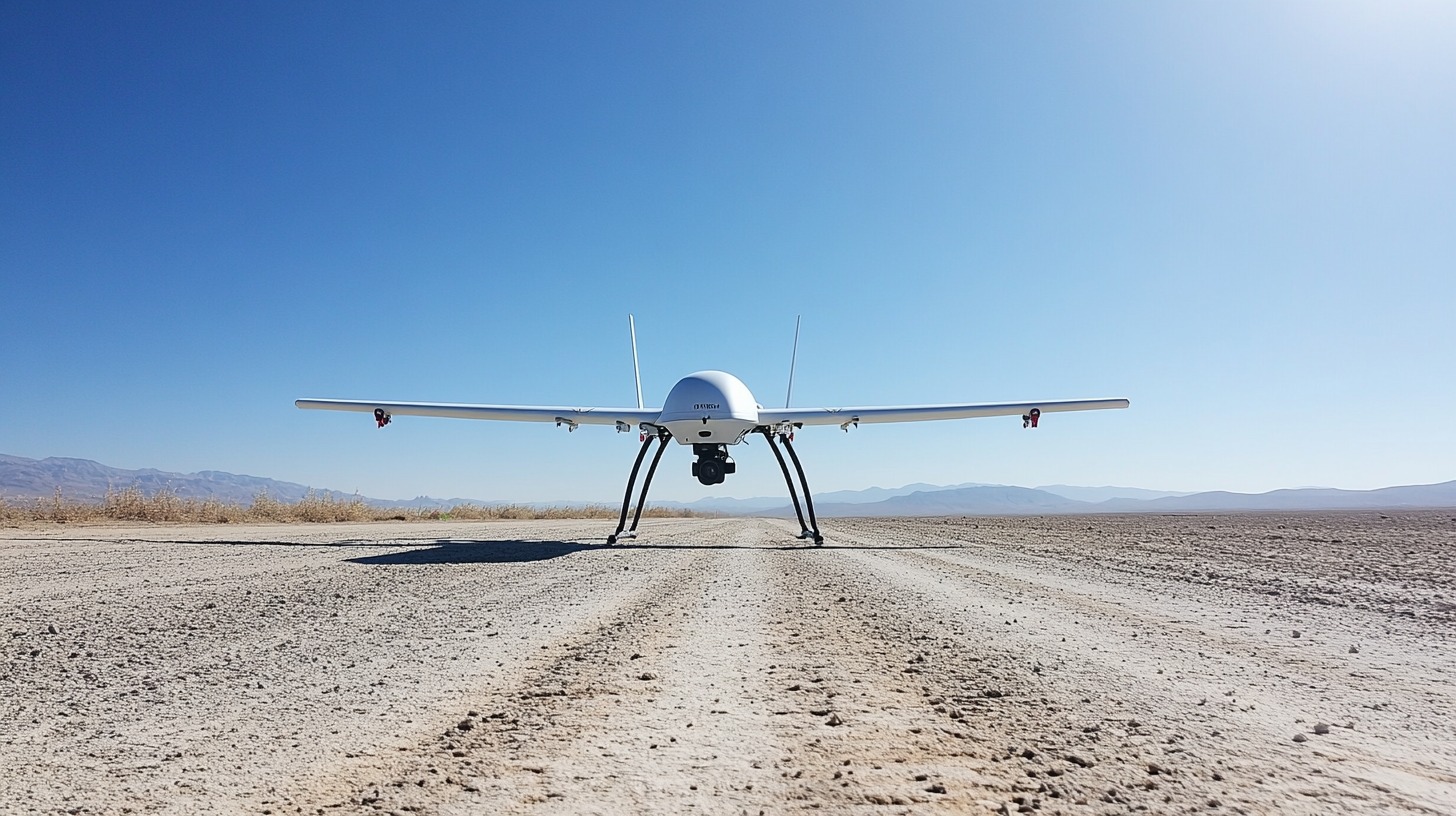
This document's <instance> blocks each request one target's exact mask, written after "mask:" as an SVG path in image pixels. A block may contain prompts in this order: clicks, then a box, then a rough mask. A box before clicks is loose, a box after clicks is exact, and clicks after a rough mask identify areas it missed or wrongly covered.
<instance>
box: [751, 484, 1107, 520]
mask: <svg viewBox="0 0 1456 816" xmlns="http://www.w3.org/2000/svg"><path fill="white" fill-rule="evenodd" d="M1091 506H1092V505H1090V504H1088V503H1086V502H1079V501H1075V500H1073V499H1068V498H1064V497H1062V496H1058V495H1056V494H1055V493H1048V492H1047V491H1045V490H1033V489H1031V488H1029V487H1009V486H1006V485H978V486H976V487H958V488H951V489H949V490H923V491H918V492H915V493H910V494H908V495H904V496H894V497H892V498H888V499H885V500H883V501H877V502H866V503H862V504H845V503H835V502H829V503H823V504H821V503H820V502H819V501H817V500H816V501H815V502H814V510H815V512H816V513H817V514H818V515H820V516H826V517H833V516H958V515H1036V514H1039V513H1082V512H1087V508H1089V507H1091ZM792 513H793V507H792V506H790V507H785V508H782V509H781V510H780V512H779V513H776V514H775V515H788V514H792Z"/></svg>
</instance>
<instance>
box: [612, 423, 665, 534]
mask: <svg viewBox="0 0 1456 816" xmlns="http://www.w3.org/2000/svg"><path fill="white" fill-rule="evenodd" d="M654 438H655V439H656V440H657V453H656V454H654V455H653V457H652V464H651V465H649V466H648V468H647V478H646V479H643V480H642V495H641V496H639V497H638V498H637V512H636V513H634V514H633V515H632V528H631V529H629V530H627V531H626V532H623V531H622V530H623V528H625V527H626V526H627V508H628V507H630V506H631V504H632V488H633V487H634V486H635V485H636V484H637V471H639V470H641V469H642V460H643V459H645V458H646V457H647V448H648V447H650V446H651V445H652V440H653V439H654ZM671 438H672V435H671V434H669V433H667V432H666V431H658V432H657V436H656V437H652V436H649V437H647V438H646V439H644V440H642V448H641V450H638V451H637V461H635V462H633V463H632V475H631V476H628V477H627V492H626V493H624V494H623V495H622V515H621V516H620V517H618V519H617V531H616V532H615V533H612V534H611V535H609V536H607V545H608V546H611V545H612V544H616V543H617V539H618V538H636V537H637V522H638V521H640V520H641V518H642V505H643V503H645V502H646V501H647V488H649V487H651V486H652V475H653V474H654V473H656V472H657V463H658V462H660V461H661V460H662V452H663V451H664V450H666V449H667V440H669V439H671Z"/></svg>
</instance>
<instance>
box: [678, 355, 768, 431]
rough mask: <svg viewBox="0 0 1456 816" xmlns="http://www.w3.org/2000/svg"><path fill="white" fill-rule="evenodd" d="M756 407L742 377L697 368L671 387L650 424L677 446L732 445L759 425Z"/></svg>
mask: <svg viewBox="0 0 1456 816" xmlns="http://www.w3.org/2000/svg"><path fill="white" fill-rule="evenodd" d="M758 409H759V405H758V402H757V401H755V400H754V399H753V394H752V392H750V391H749V390H748V386H746V385H744V384H743V381H742V380H740V379H738V378H737V377H735V376H733V375H732V374H729V373H727V372H724V371H698V372H695V373H692V374H689V375H687V376H686V377H683V378H682V379H681V380H678V381H677V385H674V386H673V387H672V390H671V391H669V392H668V394H667V401H666V402H665V403H663V406H662V414H661V415H660V416H659V417H658V419H657V422H656V423H654V424H656V425H659V426H661V427H664V428H666V429H668V431H670V432H671V433H672V438H673V439H676V440H677V441H678V444H681V445H736V444H738V443H739V442H742V441H743V438H744V437H746V436H747V435H748V434H749V433H751V432H752V431H753V429H754V428H757V427H758V426H759V425H760V424H761V423H760V422H759V419H758Z"/></svg>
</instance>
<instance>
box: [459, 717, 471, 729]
mask: <svg viewBox="0 0 1456 816" xmlns="http://www.w3.org/2000/svg"><path fill="white" fill-rule="evenodd" d="M455 727H456V728H458V729H460V730H461V731H469V730H470V729H472V728H474V727H475V720H472V719H471V718H469V717H466V718H465V719H463V720H461V721H460V722H458V723H456V724H455Z"/></svg>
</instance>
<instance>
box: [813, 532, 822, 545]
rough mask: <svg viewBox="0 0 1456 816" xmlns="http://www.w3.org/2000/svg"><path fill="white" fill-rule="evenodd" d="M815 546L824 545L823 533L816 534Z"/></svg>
mask: <svg viewBox="0 0 1456 816" xmlns="http://www.w3.org/2000/svg"><path fill="white" fill-rule="evenodd" d="M814 546H816V547H822V546H824V536H822V535H816V536H814Z"/></svg>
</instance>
